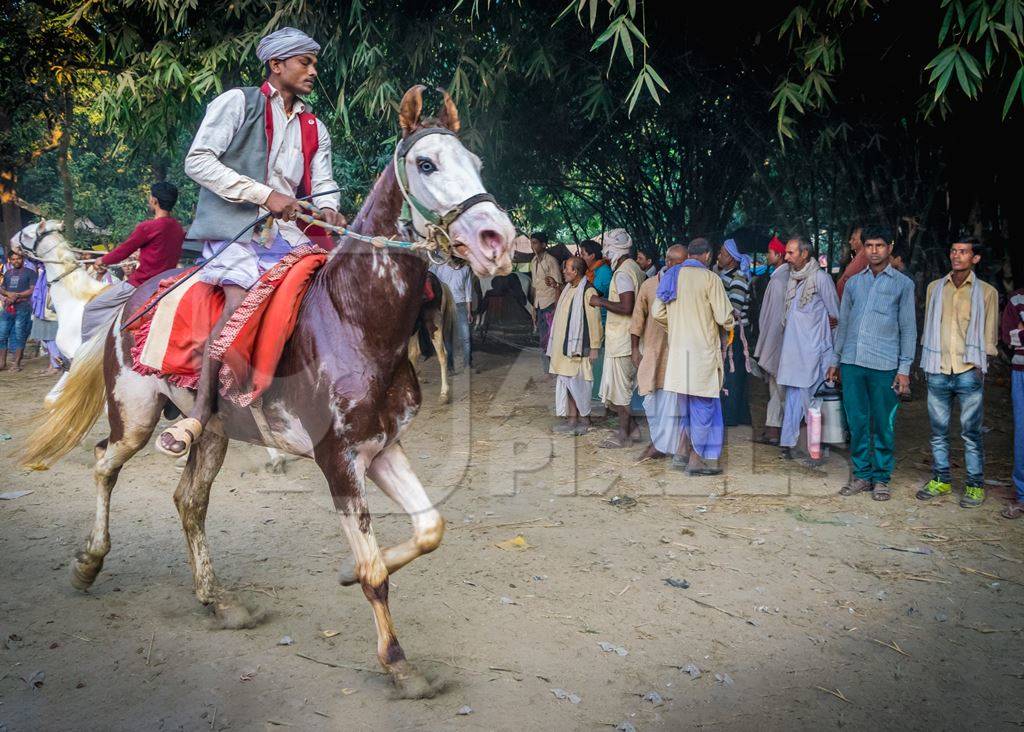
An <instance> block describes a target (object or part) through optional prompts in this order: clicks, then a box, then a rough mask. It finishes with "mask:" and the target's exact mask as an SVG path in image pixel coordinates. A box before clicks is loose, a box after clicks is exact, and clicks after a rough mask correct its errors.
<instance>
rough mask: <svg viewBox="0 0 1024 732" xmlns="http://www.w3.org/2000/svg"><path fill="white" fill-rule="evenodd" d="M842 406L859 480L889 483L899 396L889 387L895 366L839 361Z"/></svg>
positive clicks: (894, 374)
mask: <svg viewBox="0 0 1024 732" xmlns="http://www.w3.org/2000/svg"><path fill="white" fill-rule="evenodd" d="M839 370H840V373H841V375H842V378H843V407H844V408H845V410H846V422H847V425H848V426H849V428H850V462H851V463H852V464H853V474H854V475H855V476H856V477H858V478H860V479H861V480H869V481H871V482H873V483H888V482H889V478H891V477H892V470H893V467H894V466H895V462H896V461H895V458H894V457H893V442H894V435H893V430H894V427H895V425H896V408H897V407H898V406H899V397H897V396H896V392H894V391H893V390H892V382H893V380H894V379H895V378H896V370H895V369H893V370H892V371H879V370H878V369H868V368H864V367H863V366H854V365H852V364H845V363H844V364H842V365H841V366H840V367H839Z"/></svg>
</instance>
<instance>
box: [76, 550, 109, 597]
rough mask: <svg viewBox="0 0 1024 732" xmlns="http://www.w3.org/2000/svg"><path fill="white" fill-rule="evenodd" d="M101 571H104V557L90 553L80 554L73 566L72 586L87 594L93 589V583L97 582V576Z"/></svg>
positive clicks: (77, 555)
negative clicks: (87, 591)
mask: <svg viewBox="0 0 1024 732" xmlns="http://www.w3.org/2000/svg"><path fill="white" fill-rule="evenodd" d="M101 569H103V557H96V556H93V555H92V554H89V553H88V552H78V554H76V555H75V561H74V563H73V564H72V565H71V586H72V587H74V588H75V589H76V590H81V591H82V592H85V591H86V590H88V589H89V588H90V587H92V583H93V582H95V581H96V576H97V575H98V574H99V573H100V570H101Z"/></svg>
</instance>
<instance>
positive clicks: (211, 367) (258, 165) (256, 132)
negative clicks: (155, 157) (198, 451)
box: [157, 28, 345, 457]
mask: <svg viewBox="0 0 1024 732" xmlns="http://www.w3.org/2000/svg"><path fill="white" fill-rule="evenodd" d="M319 52H320V44H319V43H317V42H316V41H314V40H313V39H312V38H310V37H309V36H307V35H306V34H305V33H303V32H302V31H300V30H297V29H295V28H281V29H280V30H278V31H275V32H274V33H271V34H270V35H268V36H266V37H265V38H263V39H262V40H261V41H260V43H259V45H258V46H257V48H256V56H257V57H258V58H259V60H260V61H262V62H263V63H264V65H265V66H266V69H267V79H266V81H265V82H264V83H263V84H262V85H260V86H251V87H242V88H237V89H231V90H229V91H226V92H224V93H223V94H221V95H220V96H218V97H217V98H216V99H214V100H213V101H212V102H210V104H209V106H208V107H207V108H206V116H205V117H204V118H203V121H202V123H201V124H200V125H199V131H198V132H196V136H195V139H194V140H193V141H192V147H191V148H190V149H189V151H188V155H187V156H186V158H185V173H187V174H188V176H189V177H190V178H192V180H194V181H195V182H196V183H198V184H199V185H200V186H201V189H200V191H199V203H198V206H197V207H196V214H195V218H194V220H193V222H192V226H191V228H190V229H189V232H188V238H189V239H193V240H198V241H202V242H204V247H203V255H204V257H206V258H210V257H212V256H213V255H214V254H216V253H218V252H220V251H221V250H222V249H224V248H225V247H227V248H226V250H225V251H224V252H223V253H222V254H220V255H219V256H218V257H217V258H216V259H215V260H213V261H212V262H211V263H210V264H208V265H207V266H206V267H205V268H204V269H203V270H202V272H201V274H200V275H199V276H200V277H201V278H202V280H203V281H205V282H208V283H210V284H214V285H219V286H221V287H222V288H223V290H224V312H223V313H222V315H221V317H220V319H219V320H218V321H217V323H216V324H214V326H213V329H212V331H211V333H210V337H209V339H208V341H207V349H209V344H210V343H213V342H214V341H215V340H216V339H217V336H218V335H219V334H220V331H221V329H222V328H223V327H224V324H225V323H226V322H227V320H228V318H229V317H230V316H231V314H232V313H233V312H234V311H235V309H236V308H237V307H238V305H239V304H241V302H242V300H243V298H244V297H245V294H246V292H247V290H248V289H249V288H250V287H252V286H253V285H254V284H255V283H256V281H257V280H258V279H259V277H260V276H261V275H262V274H263V273H264V272H266V271H267V270H268V269H270V268H271V267H273V266H274V265H275V264H276V263H277V262H279V261H280V260H281V258H282V257H284V256H285V255H286V254H288V253H289V252H290V251H291V250H292V248H293V247H296V246H299V245H303V244H308V243H309V242H310V236H317V235H322V232H321V231H319V230H315V231H313V230H306V228H305V227H300V226H299V225H297V224H296V223H295V214H296V213H298V211H299V205H298V201H297V198H298V197H300V196H308V195H311V194H315V193H317V192H318V191H333V190H335V189H337V187H338V186H337V184H336V183H335V182H334V176H333V174H332V171H331V137H330V135H329V134H328V132H327V128H326V127H325V126H324V125H323V123H322V122H320V121H319V120H318V119H317V118H316V117H315V116H314V115H313V114H312V112H310V111H309V107H308V105H307V104H306V102H305V101H303V99H302V95H305V94H309V93H310V92H311V91H313V83H314V81H315V80H316V76H317V70H316V63H317V54H318V53H319ZM313 203H314V204H315V205H316V206H318V207H319V208H320V210H321V211H323V212H324V220H325V221H326V222H327V223H329V224H336V225H344V223H345V220H344V218H343V217H342V216H340V215H339V214H338V213H337V211H338V204H339V198H338V194H337V193H325V194H324V195H318V196H315V197H314V198H313ZM266 212H269V213H270V214H272V215H273V217H274V219H275V220H274V221H272V222H271V223H270V226H271V229H270V231H266V232H263V233H262V234H259V235H258V234H257V233H256V232H253V231H247V232H245V233H244V235H243V236H242V237H241V239H240V240H239V241H235V242H230V240H231V238H232V237H234V236H236V235H237V234H238V232H239V231H240V230H241V229H242V228H243V227H244V226H245V225H246V224H249V223H251V222H252V221H253V220H254V219H256V218H257V217H258V216H259V215H260V214H261V213H266ZM225 242H230V243H227V244H225ZM219 371H220V363H217V362H213V361H211V359H210V358H209V352H208V350H207V353H206V354H205V357H204V361H203V370H202V375H201V377H200V380H199V385H198V391H197V394H196V402H195V406H194V407H193V409H192V412H191V414H190V415H189V417H188V418H187V419H183V420H181V421H179V422H178V423H176V424H175V425H173V426H172V427H169V428H168V429H166V430H164V431H163V432H162V433H161V434H160V437H159V438H158V439H157V449H159V450H160V451H161V452H163V453H166V454H168V455H172V456H175V457H177V456H181V455H184V454H185V453H186V452H187V451H188V448H189V446H190V445H191V444H192V442H193V441H194V440H195V439H196V438H197V437H199V435H200V434H201V433H202V431H203V426H204V425H205V424H206V421H207V420H208V419H209V417H210V414H211V412H212V411H213V402H214V399H215V397H216V392H217V389H216V386H217V376H218V373H219Z"/></svg>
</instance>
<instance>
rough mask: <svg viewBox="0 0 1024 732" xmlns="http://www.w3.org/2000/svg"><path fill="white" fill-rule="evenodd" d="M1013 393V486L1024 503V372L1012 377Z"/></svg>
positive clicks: (1014, 373) (1016, 372)
mask: <svg viewBox="0 0 1024 732" xmlns="http://www.w3.org/2000/svg"><path fill="white" fill-rule="evenodd" d="M1010 384H1011V385H1012V392H1013V485H1014V487H1015V488H1016V489H1017V500H1018V501H1024V371H1013V372H1012V375H1011V376H1010Z"/></svg>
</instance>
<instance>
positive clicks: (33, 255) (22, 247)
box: [18, 229, 82, 286]
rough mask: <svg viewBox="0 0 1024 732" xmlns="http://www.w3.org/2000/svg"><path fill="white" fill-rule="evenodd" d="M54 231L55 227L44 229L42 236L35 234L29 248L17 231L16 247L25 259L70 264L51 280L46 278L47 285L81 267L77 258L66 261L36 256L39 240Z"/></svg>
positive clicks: (55, 230) (45, 262) (55, 231)
mask: <svg viewBox="0 0 1024 732" xmlns="http://www.w3.org/2000/svg"><path fill="white" fill-rule="evenodd" d="M56 233H57V229H53V230H52V231H44V232H43V235H42V236H37V237H36V240H35V241H34V242H33V243H32V247H31V248H29V247H27V246H26V245H25V242H24V239H22V236H21V232H18V248H19V249H20V250H21V255H22V256H23V257H24V258H25V259H28V260H31V261H33V262H38V263H39V264H64V265H71V266H70V267H69V268H68V269H66V270H64V271H63V272H61V273H60V274H59V275H57V276H56V277H54V278H53V279H52V280H47V286H50V285H55V284H57V283H58V282H60V281H61V280H62V279H64V278H65V277H67V276H68V275H69V274H71V273H72V272H74V271H75V270H79V269H82V263H81V262H80V261H78V260H77V259H76V260H75V261H74V262H68V261H66V260H63V259H42V258H41V257H37V256H36V249H37V248H38V246H39V242H41V241H42V240H43V239H45V238H46V237H48V236H50V235H51V234H56ZM29 252H31V254H29Z"/></svg>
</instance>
